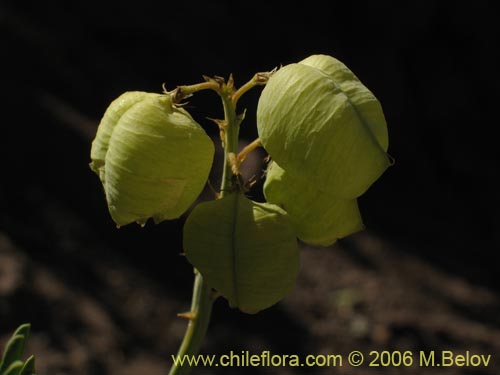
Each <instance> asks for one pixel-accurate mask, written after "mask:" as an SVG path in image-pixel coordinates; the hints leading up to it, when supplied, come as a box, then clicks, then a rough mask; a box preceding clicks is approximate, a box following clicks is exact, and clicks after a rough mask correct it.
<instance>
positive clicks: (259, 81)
mask: <svg viewBox="0 0 500 375" xmlns="http://www.w3.org/2000/svg"><path fill="white" fill-rule="evenodd" d="M274 72H275V70H272V71H270V72H260V73H255V75H254V76H253V77H252V79H251V80H250V81H248V82H247V83H245V84H244V85H243V86H241V87H240V88H239V89H238V90H236V92H235V93H234V95H233V104H234V105H236V104H237V103H238V100H239V99H240V98H241V96H242V95H243V94H244V93H246V92H247V91H248V90H250V89H251V88H253V87H255V86H262V85H265V84H266V83H267V81H268V80H269V77H271V75H272V74H273V73H274Z"/></svg>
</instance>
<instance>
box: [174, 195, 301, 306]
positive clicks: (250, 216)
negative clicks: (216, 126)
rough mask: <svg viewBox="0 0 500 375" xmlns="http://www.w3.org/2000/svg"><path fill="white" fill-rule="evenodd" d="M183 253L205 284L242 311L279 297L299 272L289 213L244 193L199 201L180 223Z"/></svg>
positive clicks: (263, 304) (283, 294)
mask: <svg viewBox="0 0 500 375" xmlns="http://www.w3.org/2000/svg"><path fill="white" fill-rule="evenodd" d="M184 251H185V253H186V256H187V259H188V260H189V261H190V262H191V263H192V264H193V266H194V267H195V268H197V269H198V270H199V271H200V272H201V274H202V275H203V277H204V278H205V280H206V281H207V283H208V285H210V286H211V287H212V288H215V289H216V290H217V291H219V292H220V293H221V294H222V295H223V296H224V297H225V298H226V299H227V300H228V301H229V304H230V305H231V306H232V307H238V308H239V309H240V310H242V311H244V312H246V313H257V312H258V311H260V310H262V309H265V308H267V307H270V306H271V305H273V304H275V303H276V302H278V301H279V300H281V299H282V298H283V297H284V296H285V295H286V294H287V293H288V292H289V291H290V290H291V289H292V287H293V286H294V284H295V280H296V277H297V273H298V270H299V251H298V245H297V239H296V235H295V232H294V230H293V228H292V225H291V223H290V220H289V218H288V215H287V213H286V212H285V211H283V210H282V209H281V208H279V207H278V206H276V205H273V204H269V203H257V202H253V201H251V200H249V199H248V198H246V197H245V195H244V194H243V193H231V194H228V195H227V196H225V197H224V198H222V199H220V200H215V201H211V202H205V203H201V204H199V205H197V206H196V207H195V208H194V209H193V211H192V212H191V213H190V215H189V217H188V219H187V220H186V223H185V225H184Z"/></svg>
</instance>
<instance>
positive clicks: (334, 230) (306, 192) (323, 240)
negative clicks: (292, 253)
mask: <svg viewBox="0 0 500 375" xmlns="http://www.w3.org/2000/svg"><path fill="white" fill-rule="evenodd" d="M264 195H265V197H266V199H267V201H268V202H271V203H274V204H277V205H278V206H280V207H282V208H283V209H284V210H285V211H286V212H287V213H288V215H289V216H290V219H291V221H292V224H293V225H294V227H295V230H296V232H297V237H298V238H299V239H300V240H302V241H303V242H305V243H307V244H310V245H317V246H329V245H332V244H333V243H335V242H336V241H337V240H338V239H339V238H343V237H346V236H348V235H350V234H352V233H355V232H357V231H360V230H362V229H363V228H364V226H363V221H362V218H361V213H360V212H359V208H358V203H357V200H356V199H349V200H346V199H338V198H337V197H335V196H332V195H331V194H329V193H325V192H322V191H320V190H318V189H317V187H316V185H315V184H314V183H311V182H310V181H308V180H306V179H304V178H303V177H301V176H300V175H297V176H293V175H291V174H290V173H287V172H286V171H285V170H283V168H281V167H280V166H279V165H278V164H277V163H276V162H275V161H273V162H271V163H270V165H269V166H268V168H267V173H266V181H265V183H264Z"/></svg>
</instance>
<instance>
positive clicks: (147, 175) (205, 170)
mask: <svg viewBox="0 0 500 375" xmlns="http://www.w3.org/2000/svg"><path fill="white" fill-rule="evenodd" d="M91 156H92V163H91V168H92V169H93V170H94V171H95V172H96V173H97V174H98V175H99V177H100V178H101V181H102V183H103V186H104V190H105V193H106V199H107V202H108V208H109V212H110V214H111V216H112V218H113V220H114V221H115V222H116V224H117V225H118V226H121V225H126V224H129V223H132V222H138V223H140V224H144V223H145V222H146V221H147V220H148V218H150V217H152V218H153V219H154V220H155V222H161V221H163V220H167V219H175V218H178V217H179V216H181V215H182V214H183V213H184V212H185V211H186V210H187V209H188V208H189V206H190V205H191V204H192V203H193V202H194V201H195V199H196V198H197V197H198V195H199V194H200V192H201V191H202V189H203V187H204V185H205V183H206V181H207V178H208V174H209V172H210V169H211V165H212V161H213V156H214V145H213V142H212V141H211V139H210V138H209V137H208V135H207V134H206V133H205V131H204V130H203V128H202V127H201V126H200V125H199V124H198V123H197V122H195V121H194V120H193V118H192V117H191V116H190V115H189V113H188V112H187V111H185V110H184V109H182V108H176V107H174V106H173V105H172V100H171V97H170V95H158V94H148V93H126V94H124V95H122V96H121V97H120V98H118V99H117V100H115V101H114V102H113V103H112V104H111V105H110V106H109V108H108V110H107V111H106V113H105V115H104V117H103V119H102V121H101V123H100V125H99V130H98V133H97V136H96V139H95V140H94V142H93V144H92V151H91Z"/></svg>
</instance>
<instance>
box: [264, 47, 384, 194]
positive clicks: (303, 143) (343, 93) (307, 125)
mask: <svg viewBox="0 0 500 375" xmlns="http://www.w3.org/2000/svg"><path fill="white" fill-rule="evenodd" d="M257 127H258V132H259V136H260V139H261V141H262V144H263V145H264V147H265V149H266V150H267V151H268V152H269V154H270V155H271V156H272V157H273V159H274V160H276V161H277V162H278V163H279V164H280V165H281V166H282V167H283V168H285V169H286V170H287V171H289V172H292V173H294V174H299V173H300V174H301V175H303V176H304V178H307V179H310V180H311V182H314V183H315V184H316V185H317V186H318V188H319V189H320V190H322V191H325V192H329V193H331V194H333V195H335V196H337V197H339V198H342V199H353V198H356V197H358V196H360V195H361V194H363V193H364V192H365V191H366V190H367V189H368V187H369V186H370V185H371V184H372V183H373V182H374V181H375V180H376V179H377V178H378V177H379V176H380V175H381V174H382V173H383V172H384V171H385V169H386V168H387V167H388V166H389V158H388V155H387V153H386V151H387V147H388V137H387V125H386V121H385V118H384V114H383V112H382V108H381V106H380V103H379V102H378V100H377V99H376V98H375V96H374V95H373V94H372V93H371V92H370V91H369V90H368V89H367V88H366V87H365V86H363V84H362V83H361V82H360V81H359V80H358V79H357V78H356V76H355V75H354V74H353V73H352V72H351V71H350V70H349V69H347V68H346V67H345V65H344V64H342V63H340V62H339V61H338V60H336V59H334V58H332V57H330V56H325V55H315V56H311V57H309V58H308V59H305V60H303V61H302V62H300V63H298V64H290V65H287V66H285V67H283V68H281V69H280V70H278V71H277V72H276V73H275V74H274V75H273V76H271V78H270V79H269V82H268V83H267V85H266V87H265V88H264V90H263V91H262V94H261V96H260V99H259V104H258V108H257Z"/></svg>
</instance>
